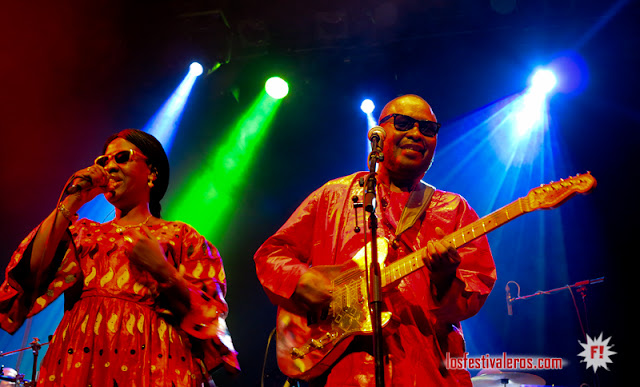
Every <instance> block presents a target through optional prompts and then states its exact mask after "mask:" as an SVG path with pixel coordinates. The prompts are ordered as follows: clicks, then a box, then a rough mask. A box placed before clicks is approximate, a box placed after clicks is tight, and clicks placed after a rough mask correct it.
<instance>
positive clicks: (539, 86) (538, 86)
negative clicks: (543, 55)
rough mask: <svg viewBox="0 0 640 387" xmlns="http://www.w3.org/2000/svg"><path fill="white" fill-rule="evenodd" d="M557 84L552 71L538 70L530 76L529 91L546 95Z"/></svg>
mask: <svg viewBox="0 0 640 387" xmlns="http://www.w3.org/2000/svg"><path fill="white" fill-rule="evenodd" d="M557 83H558V80H557V79H556V76H555V74H554V73H553V71H551V70H548V69H540V70H537V71H536V72H535V73H534V74H533V75H532V76H531V91H533V92H538V93H540V94H547V93H549V92H550V91H551V90H553V88H554V87H555V86H556V84H557Z"/></svg>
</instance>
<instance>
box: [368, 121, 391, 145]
mask: <svg viewBox="0 0 640 387" xmlns="http://www.w3.org/2000/svg"><path fill="white" fill-rule="evenodd" d="M368 137H369V141H371V150H372V151H375V150H377V149H378V148H380V150H382V145H383V144H384V139H385V138H387V132H385V131H384V128H383V127H382V126H374V127H373V128H371V129H369V134H368Z"/></svg>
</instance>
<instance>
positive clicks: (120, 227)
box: [113, 215, 153, 234]
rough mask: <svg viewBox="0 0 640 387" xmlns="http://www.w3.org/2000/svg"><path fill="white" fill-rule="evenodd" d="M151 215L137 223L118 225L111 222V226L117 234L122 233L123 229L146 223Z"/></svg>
mask: <svg viewBox="0 0 640 387" xmlns="http://www.w3.org/2000/svg"><path fill="white" fill-rule="evenodd" d="M152 216H153V215H149V216H148V217H147V219H145V220H144V222H141V223H138V224H128V225H126V226H120V225H118V224H115V223H113V226H114V227H115V228H116V232H117V233H118V234H122V233H123V232H124V230H128V229H130V228H134V227H140V226H144V225H145V224H147V222H148V221H149V219H151V217H152Z"/></svg>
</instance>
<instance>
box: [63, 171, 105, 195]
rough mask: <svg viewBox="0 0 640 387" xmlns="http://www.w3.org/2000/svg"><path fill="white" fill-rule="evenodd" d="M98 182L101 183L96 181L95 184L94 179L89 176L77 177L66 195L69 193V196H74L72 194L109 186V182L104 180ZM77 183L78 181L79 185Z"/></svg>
mask: <svg viewBox="0 0 640 387" xmlns="http://www.w3.org/2000/svg"><path fill="white" fill-rule="evenodd" d="M98 180H99V181H96V182H95V184H94V181H93V179H92V178H91V176H89V175H84V176H76V177H74V178H73V180H72V181H71V185H70V186H69V188H67V190H66V193H67V195H72V194H74V193H77V192H80V191H82V190H86V189H90V188H93V187H95V186H104V185H106V184H107V181H104V180H105V179H103V178H101V179H98ZM76 181H77V183H76Z"/></svg>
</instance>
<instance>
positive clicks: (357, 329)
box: [276, 173, 596, 380]
mask: <svg viewBox="0 0 640 387" xmlns="http://www.w3.org/2000/svg"><path fill="white" fill-rule="evenodd" d="M595 186H596V180H595V178H594V177H593V176H592V175H591V174H590V173H586V174H582V175H577V176H575V177H570V178H568V179H562V180H560V181H557V182H552V183H549V184H545V185H541V186H540V187H537V188H534V189H532V190H531V191H529V193H528V194H527V196H526V197H523V198H519V199H517V200H516V201H514V202H512V203H510V204H508V205H506V206H504V207H502V208H500V209H499V210H496V211H494V212H492V213H491V214H489V215H487V216H485V217H483V218H480V219H478V220H476V221H475V222H473V223H470V224H468V225H466V226H465V227H463V228H461V229H458V230H456V231H455V232H453V233H451V234H449V235H447V236H445V237H443V238H442V241H443V243H444V244H445V245H447V244H450V245H453V246H454V247H455V248H460V247H462V246H464V245H465V244H467V243H468V242H471V241H472V240H474V239H476V238H478V237H480V236H482V235H485V234H487V233H488V232H490V231H492V230H494V229H496V228H498V227H500V226H502V225H503V224H505V223H507V222H509V221H511V220H513V219H515V218H516V217H518V216H520V215H523V214H525V213H528V212H531V211H534V210H538V209H550V208H555V207H557V206H559V205H560V204H562V203H564V202H565V201H567V200H568V199H569V198H571V197H573V196H574V195H575V194H577V193H583V194H584V193H588V192H589V191H591V190H592V189H593V188H594V187H595ZM377 246H378V249H377V250H378V257H379V259H378V261H383V260H384V258H385V256H386V254H387V250H388V244H387V243H386V240H384V238H378V243H377ZM365 249H369V252H370V249H371V246H370V244H368V245H367V246H365V247H363V248H362V249H361V250H360V252H358V253H357V254H356V255H355V256H354V257H353V258H352V260H351V261H349V262H347V263H345V264H343V265H331V266H329V265H325V266H315V268H316V269H318V270H321V271H323V272H324V273H325V274H327V275H328V276H329V278H334V279H333V284H334V291H333V298H332V300H331V302H330V305H329V308H328V309H327V310H325V311H323V313H322V315H321V316H319V319H317V321H312V319H311V316H310V315H307V313H306V312H304V311H302V310H293V309H291V308H289V309H285V308H282V307H280V308H278V317H277V326H276V332H277V338H276V342H277V344H276V351H277V359H278V366H279V367H280V370H281V371H282V372H283V373H284V374H285V375H287V376H289V377H291V378H294V379H299V380H309V379H312V378H314V377H316V376H318V375H321V374H322V373H323V372H324V371H325V370H327V369H328V368H329V367H330V366H331V365H332V364H333V363H334V362H335V361H336V360H337V359H338V358H339V357H340V356H341V355H342V354H343V352H344V351H345V349H346V348H347V346H348V345H349V344H350V343H351V341H353V338H354V337H355V336H356V335H370V334H371V333H372V331H373V328H372V322H371V314H370V310H369V302H368V294H367V293H368V291H367V289H368V286H367V283H366V275H367V273H366V272H365V269H364V267H365V265H364V257H365V251H364V250H365ZM426 256H427V253H426V248H423V249H420V250H418V251H415V252H413V253H411V254H409V255H407V256H405V257H403V258H401V259H399V260H397V261H395V262H393V263H391V264H389V265H388V266H386V267H383V268H381V273H380V276H381V286H382V288H384V287H385V286H388V285H390V284H392V283H395V282H396V281H398V280H400V279H402V278H403V277H405V276H406V275H408V274H410V273H413V272H414V271H416V270H418V269H420V268H422V267H423V266H424V260H423V259H424V258H426ZM381 317H382V325H383V326H386V325H387V323H388V322H389V320H390V319H391V312H382V315H381ZM313 320H315V318H314V319H313Z"/></svg>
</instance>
